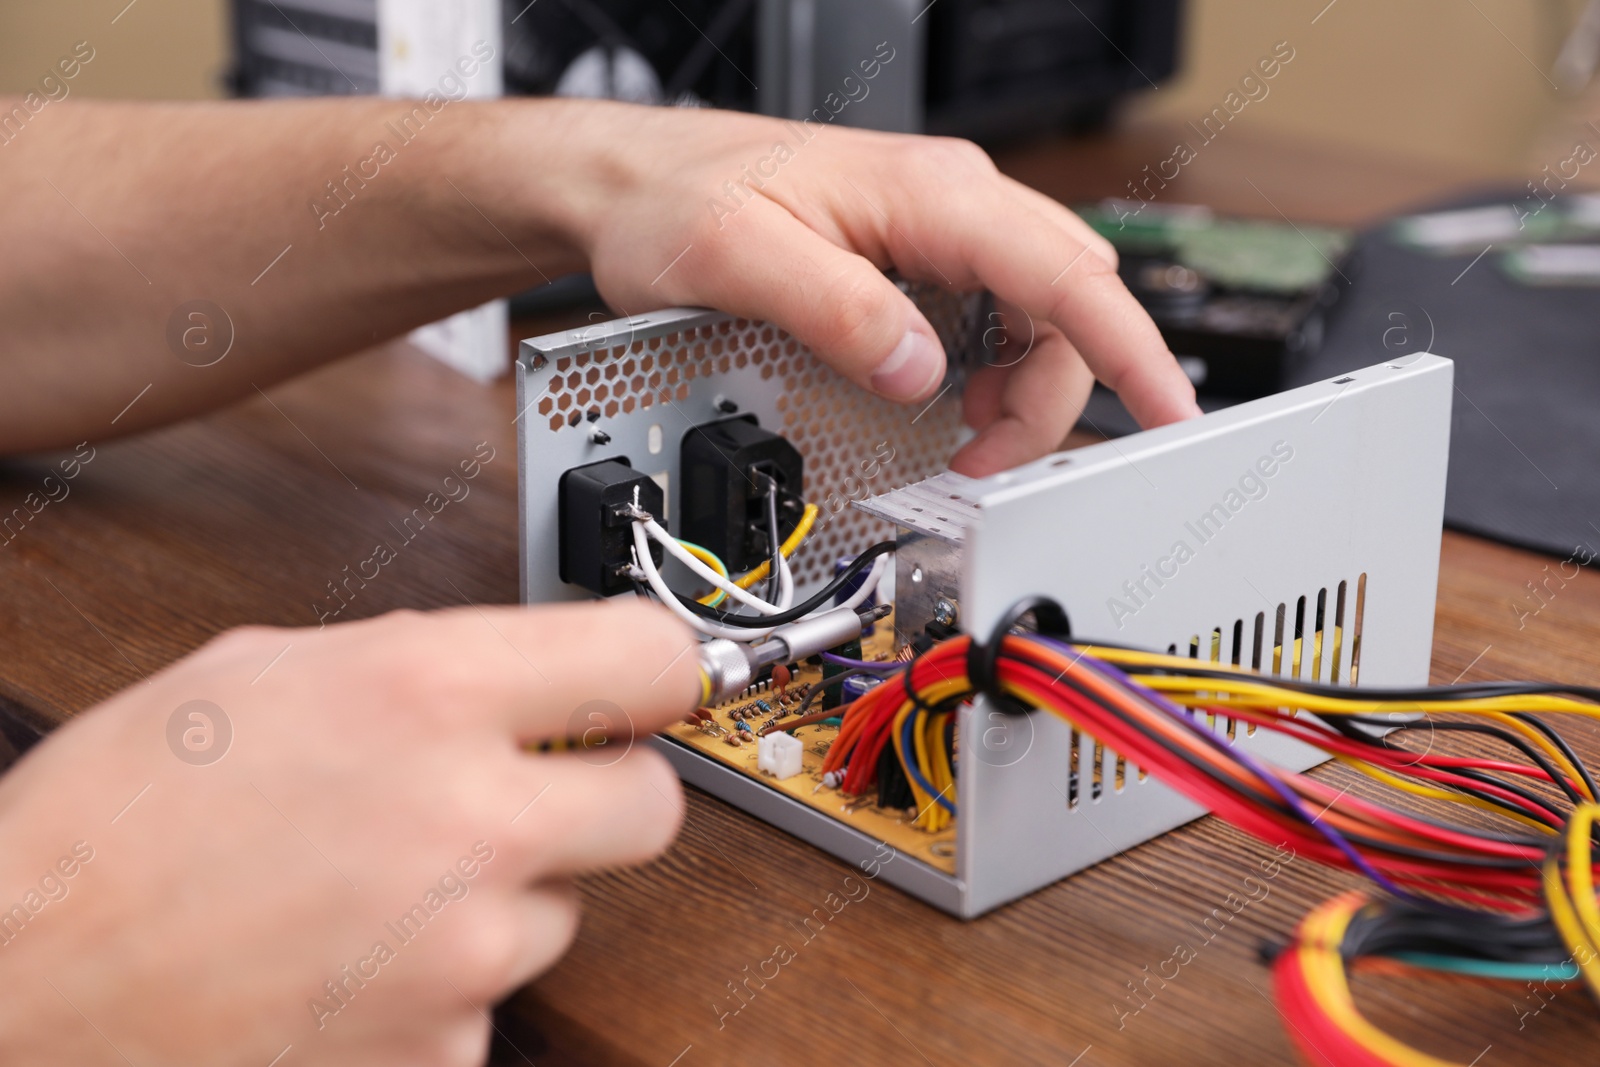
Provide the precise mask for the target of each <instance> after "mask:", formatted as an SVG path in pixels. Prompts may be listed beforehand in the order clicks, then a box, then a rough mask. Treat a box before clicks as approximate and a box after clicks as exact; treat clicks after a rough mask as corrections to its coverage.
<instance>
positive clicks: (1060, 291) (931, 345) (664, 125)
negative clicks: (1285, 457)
mask: <svg viewBox="0 0 1600 1067" xmlns="http://www.w3.org/2000/svg"><path fill="white" fill-rule="evenodd" d="M568 106H571V107H574V108H579V107H581V108H585V109H587V114H585V115H584V116H583V119H582V121H581V122H575V123H573V125H572V127H571V128H572V129H573V130H574V131H575V134H574V136H575V137H576V138H577V140H578V141H579V142H580V144H579V146H578V148H577V154H578V158H579V164H580V167H581V169H583V170H584V171H586V172H588V173H589V174H590V175H592V176H593V178H594V181H593V182H592V183H589V184H587V185H586V186H585V187H584V189H583V190H582V191H579V192H576V193H575V194H574V196H573V197H572V199H571V201H570V211H569V212H568V223H569V228H570V234H571V239H572V240H574V241H575V243H576V244H577V245H578V246H579V247H581V248H582V249H584V251H585V252H586V253H587V255H588V257H589V260H590V264H591V267H592V269H593V271H594V276H595V280H596V282H597V284H598V286H599V288H600V291H601V294H602V295H603V296H604V297H605V298H606V299H607V301H608V302H609V303H611V304H612V305H613V306H614V307H618V308H624V309H628V310H629V311H637V310H644V309H647V308H652V307H663V306H668V305H677V304H687V305H697V304H698V305H707V306H710V307H716V308H719V309H721V310H724V311H728V312H731V313H733V314H737V315H742V316H748V317H751V318H758V319H769V320H771V321H773V322H775V323H777V324H778V325H780V326H782V327H783V328H784V329H786V330H788V331H789V332H791V333H793V334H794V335H795V336H796V337H798V338H799V339H800V340H801V341H803V342H804V343H806V344H807V345H809V346H810V347H811V348H812V349H813V351H815V352H816V354H817V356H818V357H819V358H820V359H822V360H823V361H824V362H826V363H828V364H830V365H831V366H833V367H834V369H836V370H838V371H839V372H840V373H841V374H843V375H844V376H845V377H847V378H849V379H850V380H851V381H853V382H855V383H856V384H858V385H860V386H862V387H863V388H866V389H870V390H872V391H873V392H876V393H878V394H880V395H882V396H885V397H888V398H890V399H893V400H899V401H904V402H907V403H917V402H919V401H926V400H927V398H929V397H930V396H932V395H933V393H934V392H935V391H936V390H937V389H938V388H939V384H940V382H941V381H942V379H943V378H944V373H945V358H944V352H943V350H942V348H941V346H940V344H939V341H938V338H937V337H936V336H935V334H934V331H933V328H932V327H931V326H930V325H929V324H928V322H927V320H926V319H925V318H923V316H922V315H921V313H920V312H918V311H917V309H916V307H915V305H914V304H913V303H912V302H911V300H909V299H908V298H907V297H906V296H905V295H903V294H902V293H901V292H900V291H899V290H898V289H896V288H895V286H894V284H893V283H892V282H890V281H889V280H888V279H887V278H886V277H885V276H884V274H883V270H884V269H885V268H888V267H891V266H892V267H894V268H896V269H897V270H898V271H899V272H900V273H901V274H902V275H904V276H906V277H908V278H913V279H917V280H920V281H926V282H932V283H935V284H939V285H943V286H945V287H949V288H954V289H962V290H971V289H978V288H983V287H987V288H988V289H990V290H992V291H993V292H994V293H995V295H996V296H997V298H998V299H999V310H1000V312H1001V315H1002V318H1003V321H1004V322H1005V323H1006V324H1007V325H1008V327H1009V332H1010V333H1011V334H1012V336H1011V337H1010V338H1009V343H1010V344H1012V345H1014V346H1015V350H1017V351H1019V352H1021V351H1023V350H1026V358H1022V359H1016V358H1015V357H1013V359H1014V360H1015V361H1014V362H1010V361H1008V362H1009V365H1007V366H995V367H984V368H981V369H980V370H979V371H978V372H977V373H976V374H974V375H973V377H972V379H971V381H970V382H969V384H968V386H967V390H966V399H965V412H964V413H965V418H966V421H967V422H968V424H969V425H971V426H972V427H973V429H975V430H977V431H978V435H977V437H976V438H974V439H973V440H972V441H971V442H969V443H968V444H967V445H966V447H965V448H963V449H962V450H961V451H960V452H959V453H958V454H957V455H956V456H955V458H954V460H953V461H952V463H951V466H952V467H953V468H955V469H956V470H959V471H961V472H963V473H966V474H972V475H983V474H989V473H992V472H994V471H998V470H1002V469H1004V468H1007V467H1011V466H1015V465H1017V464H1019V463H1023V462H1026V461H1028V460H1031V459H1035V458H1037V457H1039V456H1041V455H1044V454H1046V453H1048V452H1051V451H1053V450H1055V449H1056V448H1058V447H1060V444H1061V441H1062V440H1063V438H1064V437H1065V436H1066V433H1067V431H1068V430H1070V429H1071V427H1072V425H1073V424H1074V423H1075V422H1076V421H1077V419H1078V416H1079V414H1080V413H1081V411H1082V407H1083V402H1084V400H1085V399H1086V398H1087V396H1088V392H1089V388H1090V386H1091V384H1092V379H1093V378H1099V379H1100V380H1101V381H1102V382H1104V383H1105V384H1106V385H1108V386H1110V387H1111V388H1112V389H1114V390H1116V391H1117V392H1118V394H1120V396H1121V397H1122V400H1123V402H1124V403H1125V404H1126V405H1127V406H1128V409H1129V410H1130V411H1131V412H1132V413H1133V415H1134V416H1135V418H1137V419H1138V420H1139V422H1140V423H1141V425H1144V426H1147V427H1148V426H1159V425H1163V424H1165V423H1169V422H1175V421H1177V420H1179V419H1184V418H1189V417H1191V416H1194V415H1197V414H1199V409H1198V408H1197V407H1196V406H1195V402H1194V389H1193V387H1192V386H1191V385H1190V383H1189V380H1188V378H1187V377H1185V376H1184V374H1183V372H1182V371H1181V370H1180V369H1179V368H1178V366H1177V363H1176V361H1175V360H1174V359H1173V357H1172V354H1171V353H1170V352H1169V351H1168V350H1167V347H1166V345H1165V344H1164V343H1163V341H1162V339H1161V335H1160V332H1159V331H1158V330H1157V329H1156V326H1155V324H1154V323H1153V322H1152V321H1151V320H1150V317H1149V316H1148V315H1147V314H1145V312H1144V309H1143V308H1142V307H1140V305H1139V304H1138V302H1137V301H1136V300H1135V299H1134V297H1133V296H1132V294H1131V293H1129V292H1128V290H1127V288H1126V287H1125V286H1124V285H1123V284H1122V281H1121V279H1120V278H1119V277H1118V276H1117V271H1116V263H1117V256H1116V252H1115V251H1114V250H1113V249H1112V247H1111V245H1110V244H1109V243H1108V242H1107V241H1106V240H1105V239H1104V238H1102V237H1101V236H1099V235H1098V234H1096V233H1095V232H1094V231H1093V230H1092V229H1090V227H1089V226H1088V225H1087V224H1086V223H1084V222H1083V220H1081V219H1079V218H1078V217H1077V216H1076V215H1074V214H1073V213H1072V212H1070V211H1068V210H1067V209H1066V208H1064V207H1062V206H1061V205H1060V204H1058V203H1057V202H1055V201H1054V200H1051V199H1050V198H1049V197H1046V196H1044V195H1043V194H1041V193H1039V192H1037V191H1035V190H1033V189H1029V188H1028V187H1026V186H1024V185H1022V184H1021V183H1019V182H1017V181H1014V180H1013V179H1011V178H1008V177H1006V176H1005V175H1003V174H1001V173H1000V172H999V171H998V170H997V169H996V168H995V166H994V163H993V162H991V161H990V159H989V157H988V156H987V155H986V154H984V152H983V150H982V149H980V148H978V147H977V146H975V145H973V144H971V143H969V142H966V141H959V140H952V139H949V138H937V137H913V136H905V135H898V134H885V133H875V132H870V131H865V130H855V129H849V128H845V127H833V126H819V125H817V124H815V123H811V124H806V125H804V126H802V124H800V123H796V122H780V121H778V120H775V119H768V118H762V117H758V116H753V115H741V114H732V113H726V112H705V111H690V110H656V111H648V112H647V111H643V110H641V109H639V108H633V107H626V106H618V105H609V104H571V105H568ZM803 138H809V140H805V139H803ZM1030 340H1031V344H1030Z"/></svg>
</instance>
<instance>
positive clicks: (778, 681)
mask: <svg viewBox="0 0 1600 1067" xmlns="http://www.w3.org/2000/svg"><path fill="white" fill-rule="evenodd" d="M793 680H794V674H793V673H791V672H790V670H789V668H788V667H786V666H784V665H783V664H781V663H774V664H773V665H772V689H773V692H775V693H777V694H778V699H779V700H782V699H783V695H784V691H785V690H787V689H788V688H789V683H790V682H791V681H793Z"/></svg>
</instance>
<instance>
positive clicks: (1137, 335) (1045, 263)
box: [880, 153, 1200, 427]
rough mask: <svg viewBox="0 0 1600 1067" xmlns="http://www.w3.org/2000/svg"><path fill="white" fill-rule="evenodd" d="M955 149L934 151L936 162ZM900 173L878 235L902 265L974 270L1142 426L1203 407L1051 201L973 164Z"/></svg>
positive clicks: (924, 272) (919, 270) (947, 272)
mask: <svg viewBox="0 0 1600 1067" xmlns="http://www.w3.org/2000/svg"><path fill="white" fill-rule="evenodd" d="M952 158H956V157H952V156H950V155H948V154H947V153H939V160H940V161H945V162H948V161H949V160H950V159H952ZM897 180H898V181H899V183H900V185H901V189H900V191H899V194H898V195H895V196H893V197H889V198H886V199H887V201H888V202H889V203H890V205H891V206H890V207H889V208H888V209H887V210H888V211H889V212H890V213H891V215H892V216H893V217H892V218H891V219H889V220H888V221H886V222H885V223H884V226H883V230H882V232H881V235H880V236H881V237H882V240H883V241H884V243H885V245H886V247H887V248H888V249H889V251H890V254H891V257H892V258H893V260H894V262H895V264H896V265H897V266H898V267H899V268H900V269H901V270H902V271H903V272H905V273H906V274H908V275H910V276H913V277H927V276H928V273H929V266H930V265H931V267H932V268H933V269H934V270H936V271H937V272H938V273H939V274H940V275H942V276H945V277H949V278H952V279H956V278H961V277H965V276H967V275H971V276H973V277H975V278H976V280H977V281H979V282H980V283H981V284H983V285H985V286H987V287H988V288H989V289H991V290H992V291H993V292H994V293H995V294H996V295H997V296H999V297H1001V298H1002V299H1005V300H1008V301H1010V302H1012V303H1013V304H1015V305H1017V306H1018V307H1020V308H1022V309H1023V310H1025V311H1026V312H1028V314H1030V315H1032V316H1033V317H1034V318H1035V319H1037V320H1039V321H1040V322H1049V323H1051V324H1053V325H1054V326H1056V327H1057V328H1058V329H1060V330H1061V332H1062V333H1063V334H1065V335H1066V337H1067V340H1068V341H1070V342H1071V343H1072V345H1073V347H1074V348H1076V349H1077V350H1078V352H1079V353H1080V354H1081V355H1082V356H1083V359H1084V360H1085V362H1087V363H1088V365H1089V368H1090V369H1091V370H1092V371H1094V374H1095V377H1097V378H1099V379H1100V380H1101V381H1102V382H1105V383H1106V385H1107V386H1109V387H1110V388H1112V389H1114V390H1116V392H1117V394H1118V395H1119V396H1121V397H1122V400H1123V403H1124V404H1125V405H1126V406H1127V408H1128V410H1129V411H1130V412H1131V413H1132V414H1133V416H1134V417H1135V418H1136V419H1138V420H1139V423H1140V424H1141V425H1143V426H1147V427H1148V426H1158V425H1163V424H1165V423H1168V422H1176V421H1178V420H1180V419H1184V418H1190V417H1193V416H1195V415H1198V414H1199V413H1200V409H1199V407H1198V406H1196V404H1195V402H1194V387H1193V386H1192V385H1191V384H1190V382H1189V379H1188V377H1187V376H1186V375H1185V374H1184V373H1183V371H1181V370H1180V369H1179V368H1178V364H1177V361H1176V360H1175V359H1173V357H1172V353H1171V352H1169V351H1168V350H1167V346H1166V344H1165V343H1164V342H1163V341H1162V339H1161V334H1160V331H1159V330H1157V329H1156V326H1155V323H1154V322H1152V321H1151V319H1150V316H1149V315H1148V314H1146V313H1145V310H1144V309H1143V308H1142V307H1140V306H1139V302H1138V301H1137V300H1135V299H1134V297H1133V294H1131V293H1130V292H1128V289H1127V287H1126V286H1124V285H1123V284H1122V281H1121V279H1120V278H1118V277H1117V273H1116V270H1115V268H1113V267H1112V266H1111V264H1110V263H1109V262H1107V261H1106V260H1104V259H1102V258H1101V257H1100V256H1099V255H1095V254H1092V253H1093V248H1092V247H1091V245H1090V244H1089V243H1087V242H1086V241H1085V240H1083V239H1080V238H1079V237H1076V236H1074V235H1073V233H1072V232H1070V230H1069V229H1068V228H1067V224H1066V223H1064V222H1061V221H1058V220H1057V219H1056V218H1053V217H1052V216H1059V212H1058V211H1057V210H1056V209H1054V208H1052V209H1051V210H1050V213H1049V214H1046V213H1044V212H1042V211H1041V210H1038V209H1036V208H1035V207H1033V206H1031V205H1030V204H1028V203H1025V202H1024V200H1023V199H1022V198H1020V197H1017V196H1013V195H1011V194H1010V192H1009V190H1008V188H1007V186H1006V184H1005V183H1004V182H1003V181H1002V180H1000V178H999V177H998V176H997V175H994V174H992V173H986V172H985V171H984V169H983V168H982V167H979V166H977V165H976V164H974V165H972V166H968V167H966V168H965V169H962V168H960V167H958V166H942V167H940V168H938V169H935V168H933V167H932V166H931V165H929V164H923V165H922V166H920V167H911V168H908V169H907V170H906V171H905V172H904V173H903V174H901V175H900V176H899V177H898V179H897ZM957 284H961V282H960V281H957Z"/></svg>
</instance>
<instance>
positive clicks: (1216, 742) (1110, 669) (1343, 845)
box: [1034, 635, 1423, 901]
mask: <svg viewBox="0 0 1600 1067" xmlns="http://www.w3.org/2000/svg"><path fill="white" fill-rule="evenodd" d="M1034 640H1037V641H1043V642H1045V643H1047V644H1051V645H1054V646H1055V647H1057V648H1059V649H1062V650H1064V651H1066V652H1067V653H1068V654H1069V655H1076V657H1077V660H1078V662H1080V663H1086V664H1087V665H1088V666H1089V668H1090V669H1091V670H1098V671H1100V672H1101V673H1102V674H1105V675H1106V676H1107V677H1109V678H1111V679H1112V680H1113V681H1116V682H1117V683H1118V684H1120V685H1122V686H1125V687H1126V688H1128V689H1130V690H1132V691H1133V692H1135V693H1137V694H1138V695H1139V696H1141V697H1143V698H1144V699H1145V700H1148V701H1149V702H1150V703H1151V704H1153V705H1155V706H1156V707H1157V708H1160V709H1161V710H1162V711H1165V712H1166V713H1167V714H1169V715H1171V716H1172V717H1173V718H1174V719H1176V720H1177V721H1178V722H1181V723H1183V724H1184V725H1185V726H1187V727H1188V728H1189V729H1190V730H1191V731H1193V732H1194V733H1195V735H1196V736H1198V737H1199V738H1200V739H1201V740H1203V741H1205V742H1206V743H1208V744H1210V745H1211V746H1212V747H1214V748H1216V749H1217V750H1218V751H1221V752H1223V753H1224V754H1226V755H1228V756H1230V757H1232V758H1233V759H1236V760H1238V761H1239V762H1240V763H1242V764H1244V765H1245V766H1246V767H1249V768H1250V769H1251V770H1252V771H1254V772H1255V773H1256V774H1257V775H1259V776H1260V777H1261V779H1262V781H1264V782H1266V783H1267V785H1268V786H1269V787H1271V789H1272V791H1273V792H1275V793H1277V794H1278V796H1279V797H1280V798H1281V799H1282V800H1283V802H1284V803H1285V804H1288V805H1289V807H1291V808H1293V809H1294V811H1295V814H1297V815H1299V816H1300V817H1301V818H1302V819H1304V820H1305V821H1306V824H1307V825H1308V826H1311V827H1312V828H1314V829H1315V830H1316V831H1317V833H1319V834H1321V835H1322V836H1323V837H1324V838H1326V839H1327V841H1328V843H1329V844H1331V845H1332V846H1333V847H1334V848H1336V849H1338V850H1339V851H1340V852H1342V853H1344V855H1345V857H1346V858H1347V859H1349V860H1350V862H1351V864H1352V865H1354V866H1355V868H1356V869H1357V870H1359V871H1360V872H1361V873H1362V874H1364V875H1366V876H1367V877H1368V878H1370V879H1372V881H1373V882H1375V883H1377V884H1378V885H1380V886H1382V887H1383V888H1384V889H1385V890H1386V891H1388V892H1389V893H1392V894H1393V895H1395V896H1397V897H1401V898H1403V899H1406V900H1412V901H1422V899H1423V898H1421V897H1418V896H1417V895H1416V894H1414V893H1410V892H1407V891H1406V890H1404V889H1401V888H1400V887H1399V886H1397V885H1395V884H1394V883H1393V882H1391V881H1390V880H1389V879H1388V878H1387V877H1385V876H1384V875H1383V873H1382V872H1380V871H1378V870H1377V868H1375V867H1373V866H1372V865H1371V864H1370V863H1368V862H1367V861H1366V860H1365V859H1364V858H1363V857H1362V856H1361V854H1360V853H1359V852H1357V851H1356V850H1355V847H1354V846H1352V845H1351V844H1350V842H1349V841H1348V840H1346V839H1345V837H1344V835H1343V834H1341V833H1339V831H1337V830H1335V829H1334V828H1333V827H1331V826H1324V825H1323V824H1322V823H1321V822H1319V821H1318V820H1319V819H1320V818H1321V816H1320V815H1317V816H1313V815H1312V814H1311V809H1309V808H1307V807H1306V806H1305V803H1304V802H1303V801H1302V800H1301V799H1300V797H1299V795H1297V794H1296V793H1295V792H1294V791H1293V790H1291V789H1290V788H1289V787H1288V786H1287V785H1285V784H1284V783H1283V782H1282V781H1281V780H1279V778H1278V776H1277V775H1275V774H1273V773H1271V772H1270V771H1269V770H1268V769H1267V767H1266V765H1265V764H1263V763H1261V762H1259V761H1258V760H1256V759H1255V757H1253V756H1251V755H1249V754H1248V753H1246V752H1244V751H1242V750H1240V749H1238V748H1229V747H1228V746H1226V745H1224V744H1223V743H1222V740H1221V739H1220V738H1219V737H1217V736H1216V734H1214V733H1212V732H1211V731H1209V730H1204V729H1201V728H1200V726H1199V724H1198V723H1196V722H1195V721H1194V720H1193V719H1192V718H1190V717H1189V716H1188V715H1187V714H1185V709H1183V708H1182V707H1181V706H1179V705H1178V704H1175V703H1173V702H1172V701H1171V700H1168V699H1167V698H1166V697H1165V696H1163V695H1161V694H1160V693H1158V692H1156V691H1155V690H1153V689H1146V688H1145V687H1144V686H1142V685H1140V684H1139V683H1137V682H1135V681H1134V680H1133V679H1132V678H1130V677H1128V675H1126V674H1125V673H1123V672H1122V671H1121V670H1120V669H1119V668H1118V667H1116V666H1115V665H1114V664H1110V663H1106V662H1105V661H1103V660H1099V659H1096V658H1094V657H1092V656H1090V655H1089V654H1088V653H1087V652H1086V651H1084V650H1082V649H1077V648H1074V647H1073V646H1071V645H1068V644H1065V643H1063V642H1060V641H1054V640H1051V639H1050V638H1047V637H1042V636H1039V635H1035V636H1034Z"/></svg>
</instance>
